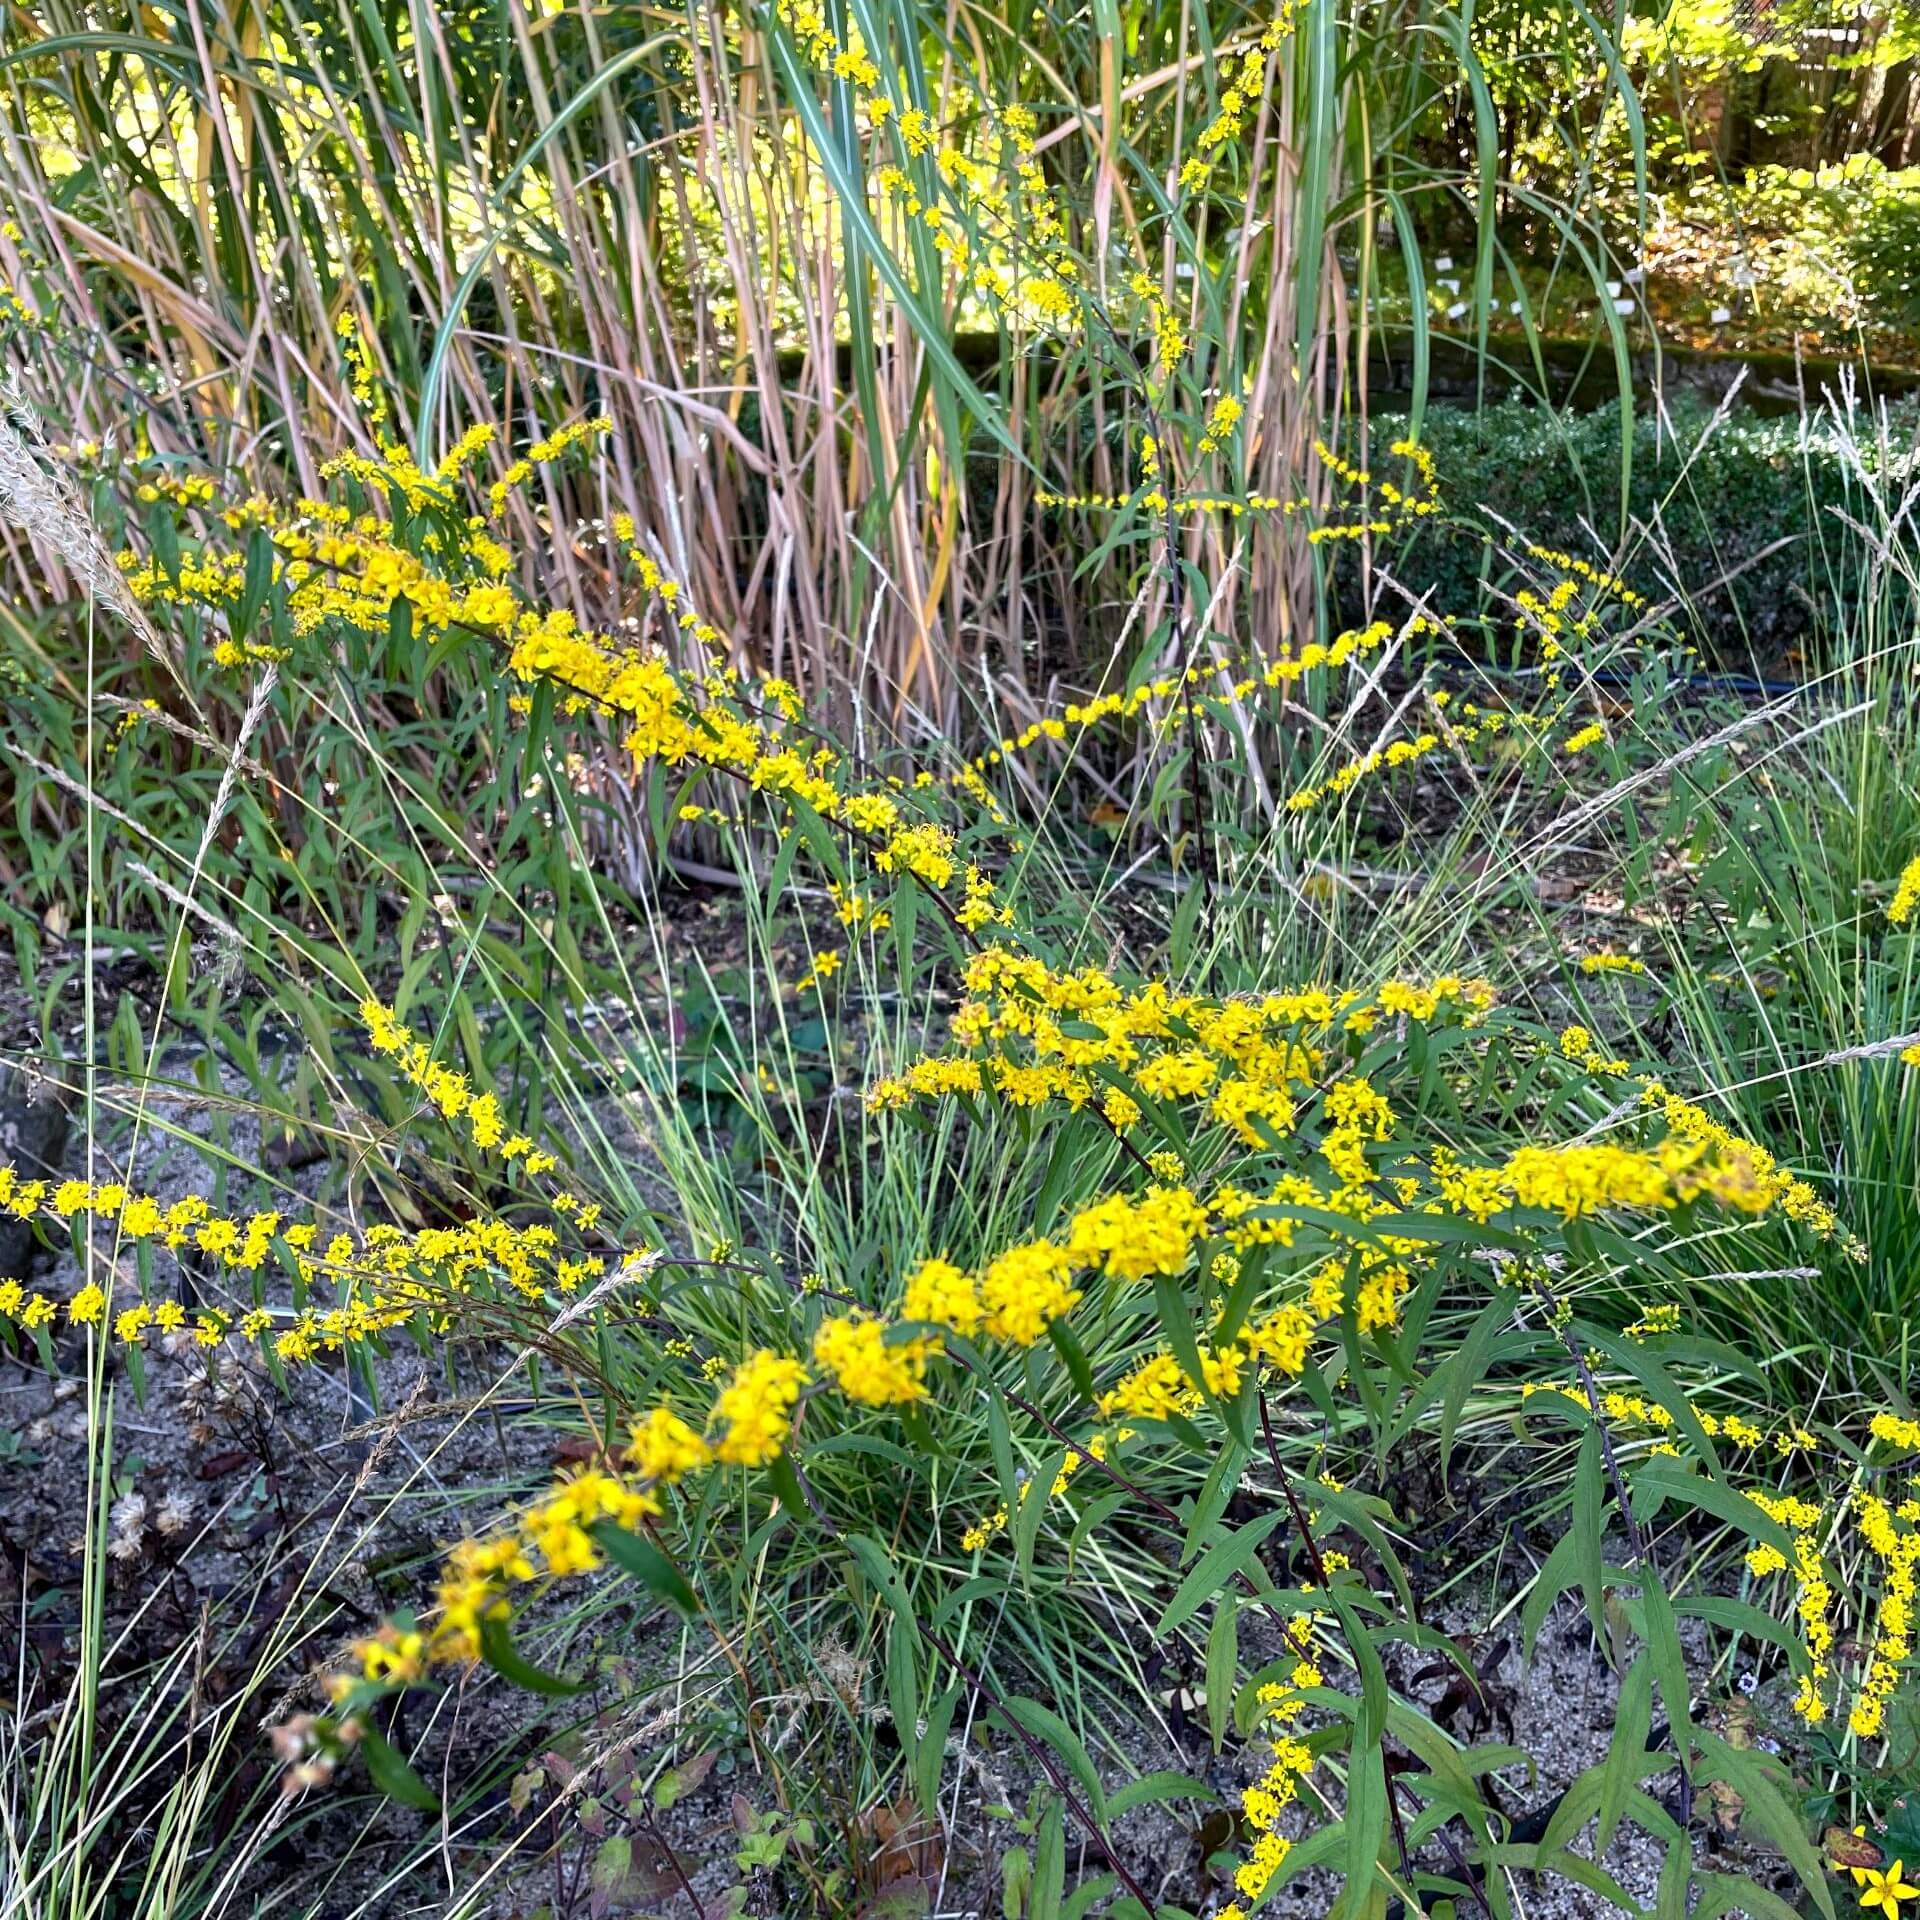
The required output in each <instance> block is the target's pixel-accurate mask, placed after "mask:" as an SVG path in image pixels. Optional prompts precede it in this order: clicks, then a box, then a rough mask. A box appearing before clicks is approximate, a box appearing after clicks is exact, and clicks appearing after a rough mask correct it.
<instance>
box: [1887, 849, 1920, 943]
mask: <svg viewBox="0 0 1920 1920" xmlns="http://www.w3.org/2000/svg"><path fill="white" fill-rule="evenodd" d="M1917 911H1920V859H1913V860H1909V861H1908V862H1907V864H1906V865H1905V867H1903V868H1902V869H1901V872H1900V880H1899V884H1898V885H1897V886H1895V888H1894V890H1893V901H1892V904H1891V905H1890V906H1889V907H1888V908H1887V918H1888V919H1889V920H1891V921H1892V922H1893V924H1894V925H1895V926H1896V927H1904V926H1905V925H1906V924H1907V922H1908V921H1909V920H1911V919H1912V918H1913V916H1914V914H1915V913H1916V912H1917Z"/></svg>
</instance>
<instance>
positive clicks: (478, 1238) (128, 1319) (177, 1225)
mask: <svg viewBox="0 0 1920 1920" xmlns="http://www.w3.org/2000/svg"><path fill="white" fill-rule="evenodd" d="M563 1211H564V1210H563ZM0 1212H6V1213H10V1214H12V1215H13V1216H14V1217H15V1218H16V1219H22V1220H25V1219H31V1218H32V1217H34V1216H35V1215H36V1214H45V1215H47V1216H49V1217H51V1218H53V1219H55V1220H60V1221H66V1220H71V1219H73V1218H74V1217H75V1216H76V1215H80V1214H87V1215H90V1216H92V1217H93V1218H95V1219H98V1220H102V1221H107V1222H111V1223H112V1224H113V1225H114V1226H115V1227H116V1228H117V1229H118V1231H119V1232H120V1233H121V1234H122V1235H123V1236H125V1237H126V1238H127V1239H129V1240H133V1241H135V1242H147V1243H150V1244H152V1245H155V1246H159V1247H164V1248H166V1249H168V1250H169V1251H173V1252H179V1251H181V1250H182V1249H185V1248H192V1249H194V1250H195V1251H197V1252H198V1253H201V1254H203V1255H205V1256H207V1257H208V1258H210V1259H213V1260H216V1261H218V1262H219V1263H220V1265H221V1266H222V1267H223V1268H224V1269H226V1270H227V1271H229V1272H233V1273H239V1274H254V1273H258V1272H260V1271H261V1269H262V1268H263V1267H264V1265H265V1263H266V1261H267V1256H268V1255H269V1253H271V1252H273V1251H274V1250H275V1249H276V1248H278V1249H280V1250H282V1251H283V1253H284V1255H285V1258H286V1261H287V1263H288V1265H289V1266H290V1267H291V1269H292V1271H293V1273H294V1275H295V1276H296V1278H297V1279H298V1281H299V1283H300V1285H301V1287H302V1288H303V1289H308V1290H311V1289H312V1288H314V1287H315V1286H317V1285H318V1284H320V1283H321V1282H322V1281H329V1282H337V1283H339V1284H340V1285H342V1286H343V1287H344V1289H345V1293H346V1297H345V1298H344V1299H342V1300H341V1301H340V1302H339V1303H338V1304H337V1305H335V1306H332V1307H325V1308H323V1307H320V1306H317V1305H308V1306H305V1307H303V1308H301V1309H300V1310H299V1311H298V1312H296V1313H291V1314H288V1313H285V1312H281V1313H276V1312H275V1311H272V1310H269V1309H268V1308H265V1307H254V1308H252V1309H250V1310H249V1311H248V1312H246V1313H244V1314H241V1315H240V1316H239V1317H238V1318H235V1317H234V1316H233V1315H232V1314H229V1313H227V1312H225V1311H224V1310H222V1309H220V1308H218V1307H203V1308H201V1309H200V1310H199V1311H198V1312H197V1313H196V1314H195V1316H194V1318H193V1324H192V1334H193V1338H194V1339H195V1341H196V1342H197V1343H198V1344H199V1345H201V1346H204V1347H217V1346H219V1345H220V1343H221V1342H222V1341H223V1340H225V1339H227V1338H228V1337H229V1336H237V1337H238V1338H240V1339H243V1340H248V1341H252V1342H255V1343H258V1344H260V1345H262V1346H267V1345H271V1348H272V1351H273V1353H274V1355H275V1357H276V1358H277V1359H279V1360H281V1361H282V1362H284V1363H286V1364H288V1365H300V1364H304V1363H306V1362H309V1361H312V1360H314V1359H316V1358H318V1357H319V1356H320V1355H322V1354H326V1353H337V1352H339V1351H340V1350H341V1349H343V1348H345V1347H348V1346H352V1345H357V1344H360V1343H362V1342H365V1341H369V1340H373V1339H375V1338H376V1337H377V1336H379V1335H381V1334H383V1333H387V1332H390V1331H392V1330H393V1329H395V1328H397V1327H401V1326H404V1325H405V1324H406V1323H407V1322H408V1321H410V1320H412V1319H414V1318H415V1316H416V1315H425V1316H427V1318H428V1321H429V1323H430V1324H432V1325H435V1326H438V1327H440V1328H444V1327H445V1325H447V1324H448V1319H447V1316H448V1312H449V1309H450V1306H451V1304H452V1302H453V1299H454V1298H455V1297H456V1296H467V1295H471V1294H472V1293H473V1292H474V1290H475V1286H476V1283H477V1282H480V1281H483V1280H495V1279H498V1280H504V1281H505V1282H506V1283H507V1284H508V1285H509V1286H510V1287H511V1288H512V1289H513V1290H514V1292H516V1293H517V1294H519V1295H521V1296H522V1297H524V1298H526V1299H529V1300H536V1301H538V1300H544V1299H545V1298H546V1297H547V1295H548V1293H549V1291H554V1292H558V1293H561V1294H563V1295H564V1294H570V1293H572V1292H574V1291H576V1290H577V1289H578V1287H579V1286H580V1285H581V1283H582V1282H583V1281H585V1280H588V1279H591V1278H593V1277H594V1276H596V1275H598V1274H600V1273H601V1272H603V1271H604V1270H605V1262H604V1261H602V1260H600V1259H598V1258H591V1257H589V1258H584V1259H568V1258H565V1257H563V1256H562V1254H561V1252H560V1247H559V1238H558V1235H557V1233H556V1232H555V1230H554V1228H553V1227H551V1226H549V1225H545V1224H541V1223H533V1224H530V1225H527V1226H523V1227H516V1226H514V1225H512V1224H511V1223H509V1222H507V1221H504V1220H500V1219H496V1218H492V1217H488V1218H483V1219H478V1220H470V1221H466V1222H464V1223H462V1224H460V1225H457V1226H450V1227H428V1228H424V1229H422V1230H420V1231H419V1232H416V1233H407V1232H404V1231H402V1230H401V1229H400V1228H398V1227H395V1226H389V1225H376V1226H373V1227H369V1228H368V1229H367V1231H366V1233H365V1234H364V1236H362V1237H360V1238H358V1239H356V1238H355V1237H354V1236H353V1235H351V1234H347V1233H336V1234H333V1235H332V1236H330V1237H329V1238H328V1239H326V1240H325V1241H324V1242H323V1241H322V1240H321V1238H320V1229H319V1227H318V1226H317V1224H316V1223H315V1222H313V1221H310V1220H308V1221H300V1222H291V1223H290V1222H288V1221H286V1220H285V1219H283V1217H282V1216H281V1215H280V1214H279V1213H277V1212H260V1213H253V1214H249V1215H247V1216H245V1217H244V1218H237V1217H236V1218H229V1217H227V1216H225V1215H222V1214H217V1213H215V1212H214V1211H213V1209H212V1207H211V1206H210V1205H209V1204H208V1202H207V1201H206V1200H204V1199H202V1198H201V1197H200V1196H199V1195H197V1194H189V1195H187V1196H186V1197H185V1198H183V1199H180V1200H176V1201H174V1202H173V1203H171V1204H170V1205H168V1206H165V1207H163V1206H162V1205H161V1204H160V1203H159V1201H157V1200H156V1199H154V1198H153V1196H152V1195H150V1194H141V1193H134V1192H131V1191H129V1190H128V1189H127V1188H126V1187H124V1186H122V1185H120V1184H119V1183H117V1182H102V1183H99V1184H94V1185H90V1184H89V1183H88V1182H86V1181H84V1180H68V1181H63V1182H59V1183H50V1182H48V1181H44V1180H25V1179H22V1178H21V1177H20V1175H19V1173H18V1171H17V1170H16V1169H15V1168H13V1167H11V1166H6V1165H3V1164H0ZM594 1212H595V1210H594V1209H592V1208H589V1207H579V1206H578V1205H577V1203H576V1205H575V1209H574V1220H575V1224H576V1225H578V1226H580V1227H582V1228H583V1229H584V1228H585V1227H587V1226H590V1225H591V1224H592V1223H593V1217H594ZM110 1306H111V1302H110V1301H109V1300H108V1298H107V1297H106V1296H105V1295H104V1294H103V1293H102V1292H101V1290H100V1288H99V1287H98V1286H92V1287H89V1288H85V1289H82V1291H81V1292H80V1293H78V1294H76V1295H75V1296H74V1298H73V1300H72V1301H71V1302H69V1303H68V1307H67V1315H68V1319H69V1322H70V1323H71V1324H74V1325H92V1324H96V1323H99V1322H101V1321H103V1320H104V1318H105V1315H106V1313H107V1311H108V1310H109V1308H110ZM57 1312H58V1308H57V1307H56V1306H55V1304H54V1303H53V1302H51V1301H49V1300H47V1299H46V1298H45V1296H44V1295H41V1294H38V1293H34V1294H29V1293H27V1292H26V1291H25V1290H24V1289H23V1288H22V1287H21V1286H20V1284H19V1283H18V1282H17V1281H12V1282H7V1283H5V1284H3V1285H0V1317H4V1318H6V1319H8V1320H12V1321H15V1322H17V1323H18V1324H19V1325H21V1326H23V1327H25V1328H26V1329H27V1330H28V1331H32V1330H33V1329H35V1328H37V1327H43V1326H47V1325H49V1324H50V1323H51V1322H52V1321H53V1320H54V1319H55V1317H56V1315H57ZM113 1324H114V1328H115V1331H116V1333H117V1334H118V1336H119V1337H120V1338H121V1339H122V1340H123V1341H125V1342H127V1343H128V1344H132V1343H134V1342H137V1341H140V1340H142V1339H143V1337H144V1336H145V1334H146V1333H147V1332H148V1331H149V1330H152V1331H154V1332H158V1333H163V1334H165V1333H172V1332H175V1331H178V1330H183V1329H184V1328H185V1326H186V1315H185V1313H184V1311H183V1310H182V1309H180V1308H179V1307H178V1305H177V1304H176V1303H173V1302H166V1301H163V1302H160V1303H159V1304H157V1305H152V1306H149V1305H148V1304H147V1303H145V1302H142V1303H139V1304H137V1305H133V1306H129V1307H127V1308H124V1309H122V1310H120V1311H118V1312H117V1313H116V1314H115V1315H114V1323H113Z"/></svg>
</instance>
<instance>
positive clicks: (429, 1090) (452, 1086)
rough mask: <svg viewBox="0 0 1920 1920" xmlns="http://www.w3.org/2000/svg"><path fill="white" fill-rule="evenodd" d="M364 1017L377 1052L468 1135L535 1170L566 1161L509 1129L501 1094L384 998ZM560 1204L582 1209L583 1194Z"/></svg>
mask: <svg viewBox="0 0 1920 1920" xmlns="http://www.w3.org/2000/svg"><path fill="white" fill-rule="evenodd" d="M360 1019H361V1023H362V1024H363V1025H364V1026H365V1027H366V1029H367V1037H368V1038H369V1039H370V1040H371V1041H372V1043H373V1050H374V1052H375V1053H380V1054H385V1055H387V1056H389V1057H390V1058H391V1059H392V1061H393V1063H394V1066H395V1067H396V1068H397V1069H398V1070H399V1073H400V1075H401V1077H402V1078H403V1079H404V1080H405V1081H406V1082H407V1084H408V1085H409V1086H411V1087H413V1088H414V1089H415V1090H416V1091H417V1092H418V1093H420V1094H421V1095H422V1097H423V1098H425V1099H426V1100H427V1101H429V1102H430V1103H431V1104H432V1105H433V1106H434V1107H436V1108H437V1109H438V1110H439V1113H440V1116H441V1118H442V1119H445V1120H448V1121H453V1120H458V1121H461V1122H463V1123H464V1125H465V1127H466V1131H467V1134H468V1137H469V1138H470V1139H471V1140H472V1141H473V1144H474V1145H475V1146H476V1147H478V1148H479V1149H480V1150H481V1152H483V1153H496V1152H497V1153H498V1154H499V1155H500V1157H501V1159H503V1160H507V1161H514V1160H518V1161H521V1162H522V1163H523V1165H524V1168H525V1171H526V1172H528V1173H530V1174H542V1173H548V1172H551V1171H552V1169H553V1168H555V1167H557V1166H558V1165H559V1164H560V1162H559V1161H558V1160H557V1159H556V1158H555V1157H554V1156H553V1155H552V1154H550V1153H544V1152H542V1151H541V1150H540V1149H538V1148H537V1147H535V1145H534V1144H533V1142H532V1140H531V1139H529V1138H528V1137H527V1135H526V1134H524V1133H509V1132H508V1131H507V1129H506V1125H505V1123H504V1122H503V1121H502V1120H501V1118H500V1101H499V1098H498V1096H497V1095H495V1094H493V1093H490V1092H489V1093H476V1092H475V1091H474V1087H473V1082H472V1081H471V1080H469V1079H468V1078H467V1076H466V1075H465V1074H462V1073H456V1072H455V1071H454V1070H453V1069H452V1068H451V1067H444V1066H442V1065H441V1064H440V1062H439V1061H437V1060H436V1059H435V1058H434V1057H433V1049H432V1048H431V1047H429V1046H427V1045H426V1044H425V1042H424V1041H420V1040H416V1039H415V1038H414V1037H413V1033H412V1031H411V1029H409V1028H407V1027H404V1026H402V1025H401V1023H400V1022H399V1020H397V1019H396V1018H395V1017H394V1014H393V1012H392V1010H391V1009H390V1008H388V1007H385V1006H383V1005H382V1004H381V1003H380V1002H379V1001H378V1000H373V999H368V1000H363V1001H362V1002H361V1003H360ZM554 1204H555V1206H556V1207H558V1208H559V1210H560V1211H561V1212H562V1213H573V1212H576V1211H577V1210H578V1209H579V1206H580V1202H579V1201H578V1200H577V1199H575V1198H573V1197H572V1196H569V1195H564V1194H563V1195H561V1196H560V1197H559V1198H558V1199H557V1200H556V1201H555V1202H554ZM582 1224H583V1225H591V1224H592V1223H591V1221H586V1222H583V1223H582Z"/></svg>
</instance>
